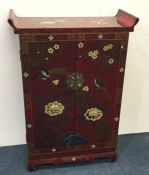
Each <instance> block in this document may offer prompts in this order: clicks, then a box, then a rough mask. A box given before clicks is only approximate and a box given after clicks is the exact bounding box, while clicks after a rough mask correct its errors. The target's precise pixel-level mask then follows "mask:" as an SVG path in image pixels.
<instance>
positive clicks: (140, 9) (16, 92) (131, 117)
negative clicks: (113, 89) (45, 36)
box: [0, 0, 149, 146]
mask: <svg viewBox="0 0 149 175" xmlns="http://www.w3.org/2000/svg"><path fill="white" fill-rule="evenodd" d="M148 6H149V4H148V3H147V0H142V1H136V0H125V1H122V0H110V1H105V0H84V1H83V0H82V1H81V0H61V1H60V0H59V1H58V0H21V1H20V0H5V1H1V6H0V146H4V145H15V144H23V143H25V120H24V106H23V93H22V78H21V65H20V58H19V40H18V35H14V34H13V30H12V28H11V27H10V26H9V25H8V23H7V17H8V12H9V9H10V8H13V9H14V10H15V12H16V14H17V15H18V16H103V15H105V16H111V15H115V14H116V12H117V10H118V9H119V8H122V9H124V10H126V11H128V12H130V13H132V14H134V15H136V16H138V17H139V18H140V22H139V24H138V25H137V26H136V28H135V32H134V33H131V34H130V42H129V49H128V57H127V58H128V59H127V68H126V73H125V83H124V91H123V100H122V109H121V120H120V128H119V134H125V133H137V132H148V131H149V112H148V109H149V52H148V50H149V20H148Z"/></svg>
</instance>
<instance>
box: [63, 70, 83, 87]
mask: <svg viewBox="0 0 149 175" xmlns="http://www.w3.org/2000/svg"><path fill="white" fill-rule="evenodd" d="M84 83H85V79H84V77H83V75H82V74H79V73H72V74H70V75H68V76H67V80H66V84H67V87H68V88H69V89H72V90H77V89H80V88H82V86H83V85H84Z"/></svg>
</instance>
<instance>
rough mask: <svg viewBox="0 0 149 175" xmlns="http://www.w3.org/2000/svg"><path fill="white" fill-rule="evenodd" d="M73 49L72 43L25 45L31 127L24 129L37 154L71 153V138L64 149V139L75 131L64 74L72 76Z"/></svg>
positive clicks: (70, 93) (25, 78) (68, 90)
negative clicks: (26, 130)
mask: <svg viewBox="0 0 149 175" xmlns="http://www.w3.org/2000/svg"><path fill="white" fill-rule="evenodd" d="M75 46H76V43H75V42H73V41H71V42H70V41H66V42H65V41H51V42H45V41H43V42H42V41H41V42H35V41H32V42H28V63H27V64H28V72H24V73H23V76H24V81H28V79H29V82H28V84H29V90H30V98H31V99H30V100H31V107H30V108H31V118H30V119H31V122H30V124H31V125H32V127H30V125H29V124H27V129H28V135H29V137H28V138H30V137H31V138H30V140H31V141H32V142H33V147H34V150H39V152H40V153H42V152H51V153H52V152H53V153H58V152H65V151H71V150H72V149H73V145H72V142H73V138H72V139H71V140H70V143H69V149H67V146H68V145H67V144H68V143H67V140H66V136H67V135H68V134H69V133H73V132H74V127H75V125H74V99H75V93H74V91H72V90H71V89H70V88H68V78H69V77H68V74H73V73H74V72H75V48H76V47H75ZM24 84H27V83H26V82H24ZM72 88H74V86H73V87H72ZM30 119H29V120H30ZM27 120H28V119H27ZM33 152H34V151H33Z"/></svg>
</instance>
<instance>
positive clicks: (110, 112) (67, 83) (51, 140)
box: [20, 33, 121, 154]
mask: <svg viewBox="0 0 149 175" xmlns="http://www.w3.org/2000/svg"><path fill="white" fill-rule="evenodd" d="M26 37H29V39H26ZM102 37H104V38H102ZM20 41H21V42H22V44H21V55H22V57H21V58H22V67H23V69H22V70H23V81H24V96H25V105H26V107H25V110H26V126H27V130H28V131H27V142H28V147H29V152H30V154H34V153H51V154H60V153H70V152H74V151H77V152H79V151H81V152H82V150H83V151H90V152H92V151H93V152H94V151H98V150H100V149H101V148H104V147H108V146H109V145H111V144H112V143H113V139H115V138H114V132H115V128H114V127H115V120H116V119H117V120H118V118H116V114H115V113H116V110H115V109H116V105H117V101H116V96H117V86H118V75H119V73H120V71H119V69H120V66H119V65H120V56H121V53H120V52H121V40H120V39H115V34H114V33H112V34H105V35H104V34H99V33H93V34H92V33H90V34H79V33H78V34H77V33H74V34H69V35H67V34H48V35H30V36H26V35H20ZM113 144H114V143H113Z"/></svg>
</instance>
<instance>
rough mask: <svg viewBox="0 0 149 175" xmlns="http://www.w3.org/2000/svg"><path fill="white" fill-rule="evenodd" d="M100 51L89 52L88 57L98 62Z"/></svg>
mask: <svg viewBox="0 0 149 175" xmlns="http://www.w3.org/2000/svg"><path fill="white" fill-rule="evenodd" d="M98 54H99V52H98V50H93V51H89V52H88V56H89V57H91V58H92V59H93V60H96V59H97V58H98Z"/></svg>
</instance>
